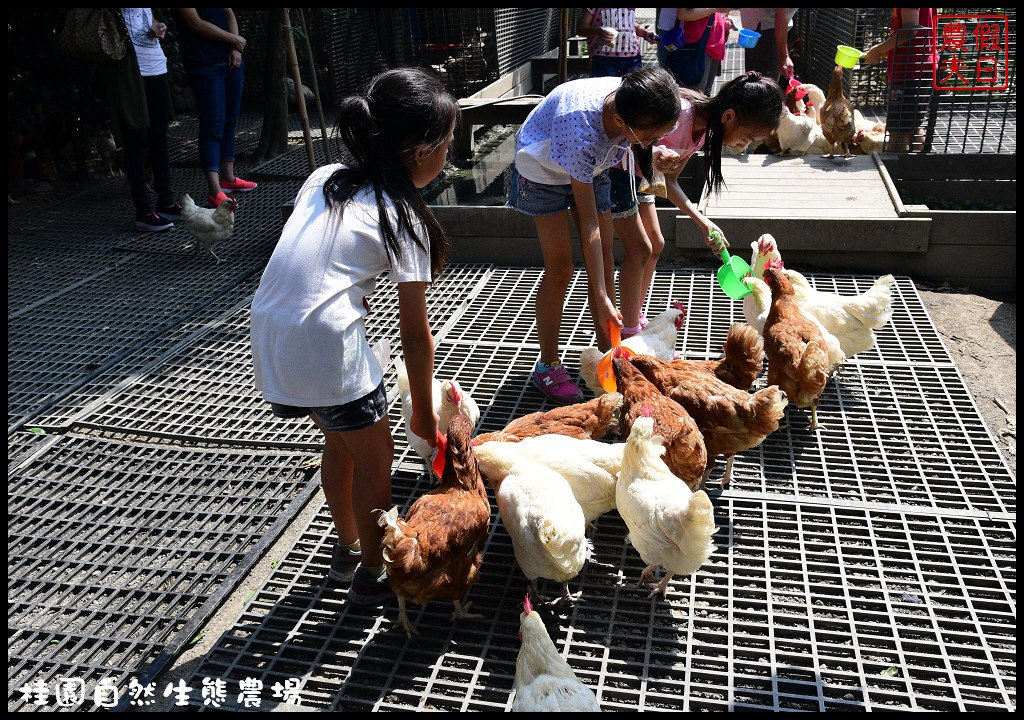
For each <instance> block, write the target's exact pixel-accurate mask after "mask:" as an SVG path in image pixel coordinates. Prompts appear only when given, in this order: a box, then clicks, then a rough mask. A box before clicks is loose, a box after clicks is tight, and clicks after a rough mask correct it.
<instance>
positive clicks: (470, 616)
mask: <svg viewBox="0 0 1024 720" xmlns="http://www.w3.org/2000/svg"><path fill="white" fill-rule="evenodd" d="M452 604H453V605H454V606H455V612H453V613H452V614H451V615H450V616H449V618H450V619H451V620H452V621H453V622H454V621H455V620H483V618H484V616H483V615H479V614H477V613H470V612H469V609H470V608H471V607H473V603H472V602H468V603H466V604H465V605H463V604H462V603H460V602H459V601H458V600H452Z"/></svg>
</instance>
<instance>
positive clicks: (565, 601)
mask: <svg viewBox="0 0 1024 720" xmlns="http://www.w3.org/2000/svg"><path fill="white" fill-rule="evenodd" d="M582 602H583V591H582V590H580V591H579V592H578V593H576V594H575V595H574V594H572V593H571V592H569V583H567V582H566V583H562V597H560V598H556V599H554V600H550V601H548V602H547V603H545V605H551V606H569V607H573V606H574V605H578V604H580V603H582Z"/></svg>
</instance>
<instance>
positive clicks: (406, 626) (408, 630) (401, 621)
mask: <svg viewBox="0 0 1024 720" xmlns="http://www.w3.org/2000/svg"><path fill="white" fill-rule="evenodd" d="M396 626H401V627H402V629H403V630H405V634H406V635H407V636H409V637H410V638H411V637H412V636H413V635H415V636H416V637H419V634H420V631H419V630H417V629H416V628H414V627H413V625H412V622H411V621H410V620H409V616H408V615H407V614H406V612H405V599H404V598H402V596H401V595H399V596H398V620H396V621H395V624H394V625H392V627H396Z"/></svg>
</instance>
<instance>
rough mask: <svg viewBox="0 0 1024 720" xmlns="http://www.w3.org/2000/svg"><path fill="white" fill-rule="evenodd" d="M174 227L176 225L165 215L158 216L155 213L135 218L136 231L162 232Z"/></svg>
mask: <svg viewBox="0 0 1024 720" xmlns="http://www.w3.org/2000/svg"><path fill="white" fill-rule="evenodd" d="M172 227H174V223H172V222H171V221H170V220H168V219H167V218H165V217H164V216H163V215H157V214H156V213H155V212H151V213H150V214H149V215H137V216H136V217H135V229H136V230H141V231H143V232H160V231H162V230H170V229H171V228H172Z"/></svg>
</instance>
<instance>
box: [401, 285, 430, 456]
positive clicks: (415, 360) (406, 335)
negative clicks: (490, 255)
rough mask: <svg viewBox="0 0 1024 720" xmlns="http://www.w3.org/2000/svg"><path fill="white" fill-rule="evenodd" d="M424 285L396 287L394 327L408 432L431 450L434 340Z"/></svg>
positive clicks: (425, 286)
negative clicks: (408, 399)
mask: <svg viewBox="0 0 1024 720" xmlns="http://www.w3.org/2000/svg"><path fill="white" fill-rule="evenodd" d="M426 293H427V284H426V283H423V282H400V283H398V327H399V331H400V334H401V336H402V354H403V355H404V356H405V369H406V371H407V372H408V373H409V390H410V392H411V393H412V417H411V418H410V419H409V429H410V430H412V431H413V432H414V433H416V434H417V435H419V436H420V437H421V438H423V439H424V440H426V441H427V442H428V443H429V444H430V447H434V446H435V442H436V437H437V423H438V419H439V418H438V417H437V413H435V412H434V398H433V390H432V389H431V388H432V385H433V379H434V338H433V337H432V336H431V334H430V321H429V320H428V319H427V295H426Z"/></svg>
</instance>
